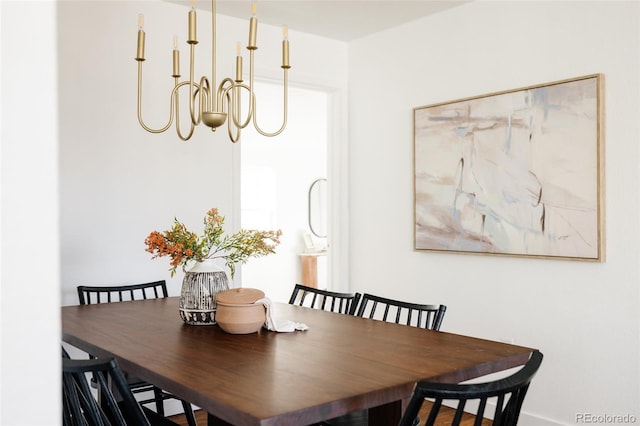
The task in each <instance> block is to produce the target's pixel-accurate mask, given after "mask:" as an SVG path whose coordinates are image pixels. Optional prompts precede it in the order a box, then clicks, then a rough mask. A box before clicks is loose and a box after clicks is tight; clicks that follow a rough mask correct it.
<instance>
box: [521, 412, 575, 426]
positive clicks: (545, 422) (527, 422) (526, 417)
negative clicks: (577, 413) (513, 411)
mask: <svg viewBox="0 0 640 426" xmlns="http://www.w3.org/2000/svg"><path fill="white" fill-rule="evenodd" d="M518 426H566V423H558V422H557V421H554V420H551V419H547V418H545V417H540V416H537V415H535V414H532V413H527V412H525V411H521V412H520V418H519V419H518Z"/></svg>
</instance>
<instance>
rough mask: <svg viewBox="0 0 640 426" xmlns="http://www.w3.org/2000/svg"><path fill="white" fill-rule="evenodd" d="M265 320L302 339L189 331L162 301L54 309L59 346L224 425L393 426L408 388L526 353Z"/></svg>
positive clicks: (493, 345) (333, 318)
mask: <svg viewBox="0 0 640 426" xmlns="http://www.w3.org/2000/svg"><path fill="white" fill-rule="evenodd" d="M275 312H276V316H277V317H278V318H281V319H290V320H294V321H296V322H304V323H306V324H307V325H308V326H309V330H307V331H296V332H293V333H276V332H271V331H267V330H264V329H263V330H261V331H260V332H258V333H253V334H246V335H232V334H227V333H225V332H224V331H222V330H221V329H220V328H219V327H218V326H190V325H186V324H184V323H183V322H182V321H181V320H180V318H179V316H178V298H177V297H171V298H166V299H151V300H143V301H134V302H119V303H112V304H101V305H85V306H66V307H63V308H62V329H63V340H64V341H66V342H68V343H70V344H71V345H73V346H76V347H78V348H80V349H82V350H84V351H86V352H88V353H91V354H93V355H96V356H100V357H110V356H113V357H115V358H116V360H117V361H118V363H119V364H120V366H121V368H122V369H123V370H125V371H128V372H130V373H131V374H134V375H136V376H137V377H139V378H141V379H143V380H146V381H148V382H150V383H153V384H155V385H157V386H159V387H160V388H162V389H164V390H166V391H169V392H171V393H173V394H175V395H177V396H179V397H181V398H183V399H185V400H188V401H190V402H192V403H194V404H196V405H198V406H200V407H201V408H202V409H204V410H206V411H207V412H208V413H211V414H212V415H213V416H211V417H212V418H213V417H214V416H215V417H216V418H218V419H221V420H222V421H223V422H222V424H224V422H228V423H229V424H234V425H275V424H278V425H296V426H300V425H303V424H309V423H313V422H317V421H320V420H326V419H330V418H333V417H336V416H339V415H343V414H346V413H349V412H352V411H356V410H361V409H365V408H372V407H379V408H378V409H379V410H380V411H379V415H378V416H374V417H378V420H379V421H378V422H379V423H386V424H393V422H395V424H397V420H399V416H400V413H401V410H402V401H405V402H406V400H407V399H408V398H409V397H410V395H411V392H412V390H413V386H414V383H415V382H416V381H417V380H421V379H431V380H439V381H443V382H456V383H457V382H461V381H464V380H468V379H471V378H475V377H479V376H483V375H485V374H489V373H494V372H498V371H501V370H505V369H508V368H512V367H516V366H519V365H522V364H524V363H525V362H526V361H527V360H528V359H529V356H530V354H531V351H532V350H531V349H530V348H524V347H519V346H514V345H508V344H504V343H499V342H493V341H488V340H482V339H477V338H471V337H466V336H461V335H455V334H449V333H444V332H435V331H430V330H424V329H419V328H415V327H408V326H403V325H397V324H390V323H385V322H382V321H375V320H370V319H365V318H358V317H353V316H348V315H342V314H334V313H330V312H324V311H320V310H314V309H309V308H302V307H298V306H291V305H287V304H275ZM370 412H371V411H370ZM382 416H389V418H388V419H382ZM371 417H372V416H370V418H371ZM389 419H391V420H389Z"/></svg>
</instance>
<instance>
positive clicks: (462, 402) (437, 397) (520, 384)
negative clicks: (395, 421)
mask: <svg viewBox="0 0 640 426" xmlns="http://www.w3.org/2000/svg"><path fill="white" fill-rule="evenodd" d="M542 358H543V356H542V353H541V352H540V351H534V352H533V353H532V354H531V358H529V361H528V362H527V363H526V364H525V365H524V367H522V368H521V369H520V370H518V371H517V372H516V373H514V374H512V375H510V376H509V377H505V378H503V379H499V380H495V381H491V382H485V383H473V384H451V383H436V382H429V381H419V382H418V383H416V386H415V388H414V391H413V395H412V396H411V399H410V400H409V404H408V406H407V409H406V411H405V412H404V415H403V416H402V420H401V421H400V426H410V425H412V424H414V423H413V422H414V419H415V418H416V416H417V415H418V412H419V411H420V408H421V407H422V404H423V403H425V398H430V400H429V401H427V402H428V403H430V404H432V405H431V409H430V411H429V415H428V417H427V419H426V422H425V425H426V426H433V425H435V424H436V421H437V419H438V413H439V411H440V409H441V408H442V407H443V406H444V404H445V403H446V406H453V407H454V408H455V414H454V416H453V421H452V423H450V424H451V425H452V426H458V425H459V424H460V421H461V419H462V416H463V414H470V413H469V412H467V411H465V408H467V409H468V410H470V408H469V405H467V402H470V401H474V402H477V403H478V404H477V409H474V410H473V411H472V413H473V414H474V415H475V423H474V425H475V426H480V424H482V420H483V416H484V413H485V410H486V408H487V403H488V402H489V403H493V402H494V403H495V404H496V408H495V410H494V413H493V423H492V424H494V425H500V426H516V425H517V424H518V417H519V416H520V410H521V409H522V403H523V402H524V398H525V396H526V394H527V390H528V389H529V385H530V384H531V380H532V379H533V376H534V375H535V374H536V372H537V371H538V369H539V368H540V364H541V363H542ZM431 399H434V402H431Z"/></svg>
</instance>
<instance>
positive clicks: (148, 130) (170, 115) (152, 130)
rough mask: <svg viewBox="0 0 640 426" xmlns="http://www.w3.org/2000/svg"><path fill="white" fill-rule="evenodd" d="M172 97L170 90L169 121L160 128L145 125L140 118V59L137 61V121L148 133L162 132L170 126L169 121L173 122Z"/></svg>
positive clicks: (172, 93)
mask: <svg viewBox="0 0 640 426" xmlns="http://www.w3.org/2000/svg"><path fill="white" fill-rule="evenodd" d="M176 80H177V79H176ZM174 91H175V89H174ZM173 97H174V92H171V98H170V100H169V122H168V123H167V125H166V126H164V127H163V128H161V129H152V128H151V127H149V126H147V125H146V124H145V123H144V120H143V119H142V61H138V122H139V123H140V125H141V126H142V128H143V129H145V130H146V131H147V132H150V133H162V132H164V131H166V130H167V129H168V128H169V127H171V123H173V103H174V102H173Z"/></svg>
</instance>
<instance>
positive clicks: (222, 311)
mask: <svg viewBox="0 0 640 426" xmlns="http://www.w3.org/2000/svg"><path fill="white" fill-rule="evenodd" d="M262 298H264V292H263V291H262V290H258V289H256V288H234V289H231V290H225V291H221V292H220V293H218V294H217V295H216V304H217V305H218V310H217V312H216V322H217V323H218V325H219V326H220V328H221V329H223V330H224V331H226V332H227V333H231V334H249V333H255V332H256V331H258V330H260V328H261V327H262V325H263V324H264V322H265V320H266V310H265V307H264V305H263V304H262V303H258V304H256V303H255V302H256V300H259V299H262Z"/></svg>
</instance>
